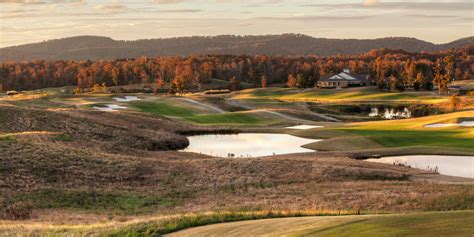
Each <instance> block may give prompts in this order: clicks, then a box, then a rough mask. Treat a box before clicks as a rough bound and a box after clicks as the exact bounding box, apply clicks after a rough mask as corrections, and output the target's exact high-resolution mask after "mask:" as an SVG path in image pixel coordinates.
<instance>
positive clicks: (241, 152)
mask: <svg viewBox="0 0 474 237" xmlns="http://www.w3.org/2000/svg"><path fill="white" fill-rule="evenodd" d="M188 139H189V144H190V145H189V147H188V148H186V149H185V150H184V151H187V152H196V153H202V154H207V155H212V156H217V157H231V158H233V157H236V158H239V157H259V156H271V155H281V154H289V153H301V152H314V150H310V149H306V148H303V147H301V146H303V145H305V144H309V143H313V142H318V141H320V140H315V139H306V138H300V137H295V136H291V135H288V134H267V133H240V134H233V135H202V136H191V137H188Z"/></svg>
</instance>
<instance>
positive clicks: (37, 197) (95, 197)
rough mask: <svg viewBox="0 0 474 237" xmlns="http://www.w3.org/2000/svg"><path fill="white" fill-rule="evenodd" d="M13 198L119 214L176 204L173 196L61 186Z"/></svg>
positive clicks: (43, 205) (46, 205)
mask: <svg viewBox="0 0 474 237" xmlns="http://www.w3.org/2000/svg"><path fill="white" fill-rule="evenodd" d="M14 201H17V202H18V201H21V202H27V203H31V205H32V206H33V207H34V208H71V209H80V210H89V211H97V212H109V213H118V214H137V213H146V212H148V211H150V210H153V208H156V207H158V206H174V205H176V201H175V200H173V199H169V198H161V197H158V196H151V195H145V194H132V193H120V194H119V193H106V192H95V191H77V190H74V191H73V190H58V189H55V190H39V191H35V192H30V193H26V194H23V195H20V196H18V197H16V198H15V199H14Z"/></svg>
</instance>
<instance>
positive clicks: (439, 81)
mask: <svg viewBox="0 0 474 237" xmlns="http://www.w3.org/2000/svg"><path fill="white" fill-rule="evenodd" d="M443 69H444V65H443V60H441V59H440V58H438V59H437V60H436V64H435V69H434V71H435V77H434V82H435V83H436V85H437V86H438V93H439V94H442V93H444V92H445V91H447V90H448V88H447V82H446V78H445V76H444V72H443Z"/></svg>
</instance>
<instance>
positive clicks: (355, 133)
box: [297, 111, 474, 154]
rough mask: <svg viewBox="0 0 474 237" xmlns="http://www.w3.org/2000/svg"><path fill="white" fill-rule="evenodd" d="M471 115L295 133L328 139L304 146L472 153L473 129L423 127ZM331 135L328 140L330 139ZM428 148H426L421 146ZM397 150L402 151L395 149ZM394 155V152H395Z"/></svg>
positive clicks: (366, 124) (455, 120)
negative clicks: (322, 135) (321, 136)
mask: <svg viewBox="0 0 474 237" xmlns="http://www.w3.org/2000/svg"><path fill="white" fill-rule="evenodd" d="M467 118H474V112H473V111H466V112H457V113H451V114H443V115H436V116H429V117H423V118H414V119H405V120H390V121H376V122H363V123H353V124H349V125H346V126H342V127H336V128H328V129H326V130H324V132H322V131H321V132H319V131H317V130H313V131H311V130H308V131H301V132H298V134H297V135H302V136H307V137H314V136H316V137H318V136H319V135H318V133H323V134H326V135H327V136H326V137H325V138H329V139H327V140H325V141H323V142H319V143H314V144H310V145H307V146H306V147H308V148H312V149H316V150H318V149H319V150H345V151H347V150H352V151H354V150H368V149H373V150H375V151H376V152H379V153H377V154H381V153H382V154H383V153H384V152H383V150H381V149H383V148H389V149H391V150H392V152H394V151H395V149H399V148H410V149H411V148H415V149H414V150H418V151H426V150H431V151H433V152H435V153H436V152H438V153H439V152H443V151H446V152H450V154H451V153H453V152H454V153H455V151H459V153H462V154H474V129H473V128H469V127H464V128H461V127H456V126H453V127H445V128H425V127H424V125H427V124H433V123H452V122H457V121H460V120H465V119H467ZM331 138H332V139H331ZM425 148H429V149H425ZM377 149H378V150H377ZM399 152H401V153H404V152H403V151H401V150H399ZM395 154H396V152H395Z"/></svg>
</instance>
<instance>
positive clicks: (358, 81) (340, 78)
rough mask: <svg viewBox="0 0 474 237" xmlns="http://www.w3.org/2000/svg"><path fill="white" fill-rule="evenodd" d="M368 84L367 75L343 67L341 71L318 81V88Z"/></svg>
mask: <svg viewBox="0 0 474 237" xmlns="http://www.w3.org/2000/svg"><path fill="white" fill-rule="evenodd" d="M369 84H370V81H369V75H367V74H354V73H351V72H350V70H349V69H344V71H343V72H341V73H339V74H336V75H332V76H329V77H323V78H321V79H319V81H318V87H319V88H347V87H354V86H367V85H369Z"/></svg>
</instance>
